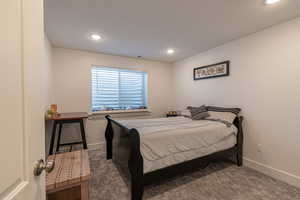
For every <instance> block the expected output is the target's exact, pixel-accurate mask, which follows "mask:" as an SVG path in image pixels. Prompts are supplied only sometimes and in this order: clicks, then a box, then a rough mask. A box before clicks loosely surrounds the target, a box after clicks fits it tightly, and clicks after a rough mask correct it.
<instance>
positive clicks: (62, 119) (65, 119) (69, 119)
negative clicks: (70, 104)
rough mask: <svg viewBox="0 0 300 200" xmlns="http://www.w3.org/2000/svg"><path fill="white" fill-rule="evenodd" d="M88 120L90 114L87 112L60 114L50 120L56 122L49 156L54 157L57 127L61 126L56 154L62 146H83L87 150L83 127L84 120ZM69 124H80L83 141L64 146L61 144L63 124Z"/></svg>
mask: <svg viewBox="0 0 300 200" xmlns="http://www.w3.org/2000/svg"><path fill="white" fill-rule="evenodd" d="M86 118H88V114H87V113H85V112H78V113H60V114H59V115H57V116H53V117H51V118H49V120H53V121H54V124H53V130H52V135H51V140H50V149H49V155H52V154H53V153H54V152H53V148H54V141H55V133H56V126H57V125H59V130H58V138H57V145H56V152H57V151H59V147H60V146H69V145H74V144H82V145H83V148H84V149H87V144H86V137H85V131H84V125H83V120H84V119H86ZM68 123H79V124H80V133H81V139H82V140H81V141H80V142H71V143H64V144H61V143H60V138H61V131H62V127H63V124H68Z"/></svg>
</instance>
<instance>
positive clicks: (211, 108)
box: [206, 106, 241, 115]
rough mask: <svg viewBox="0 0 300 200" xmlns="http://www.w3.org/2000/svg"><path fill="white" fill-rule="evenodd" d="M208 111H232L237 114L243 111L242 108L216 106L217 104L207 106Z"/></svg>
mask: <svg viewBox="0 0 300 200" xmlns="http://www.w3.org/2000/svg"><path fill="white" fill-rule="evenodd" d="M206 109H207V110H208V111H214V112H231V113H233V114H235V115H238V114H239V113H240V112H241V109H240V108H224V107H216V106H206Z"/></svg>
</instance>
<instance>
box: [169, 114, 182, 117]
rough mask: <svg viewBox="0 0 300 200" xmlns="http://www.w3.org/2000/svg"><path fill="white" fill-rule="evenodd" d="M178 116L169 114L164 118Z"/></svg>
mask: <svg viewBox="0 0 300 200" xmlns="http://www.w3.org/2000/svg"><path fill="white" fill-rule="evenodd" d="M178 116H179V115H170V114H167V115H166V117H178Z"/></svg>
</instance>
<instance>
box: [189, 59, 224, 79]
mask: <svg viewBox="0 0 300 200" xmlns="http://www.w3.org/2000/svg"><path fill="white" fill-rule="evenodd" d="M229 65H230V61H229V60H228V61H224V62H220V63H216V64H212V65H206V66H203V67H197V68H194V80H200V79H207V78H216V77H222V76H229Z"/></svg>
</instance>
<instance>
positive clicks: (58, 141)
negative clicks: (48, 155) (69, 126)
mask: <svg viewBox="0 0 300 200" xmlns="http://www.w3.org/2000/svg"><path fill="white" fill-rule="evenodd" d="M62 126H63V124H59V129H58V138H57V142H56V152H58V151H59V145H60V138H61V130H62Z"/></svg>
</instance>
